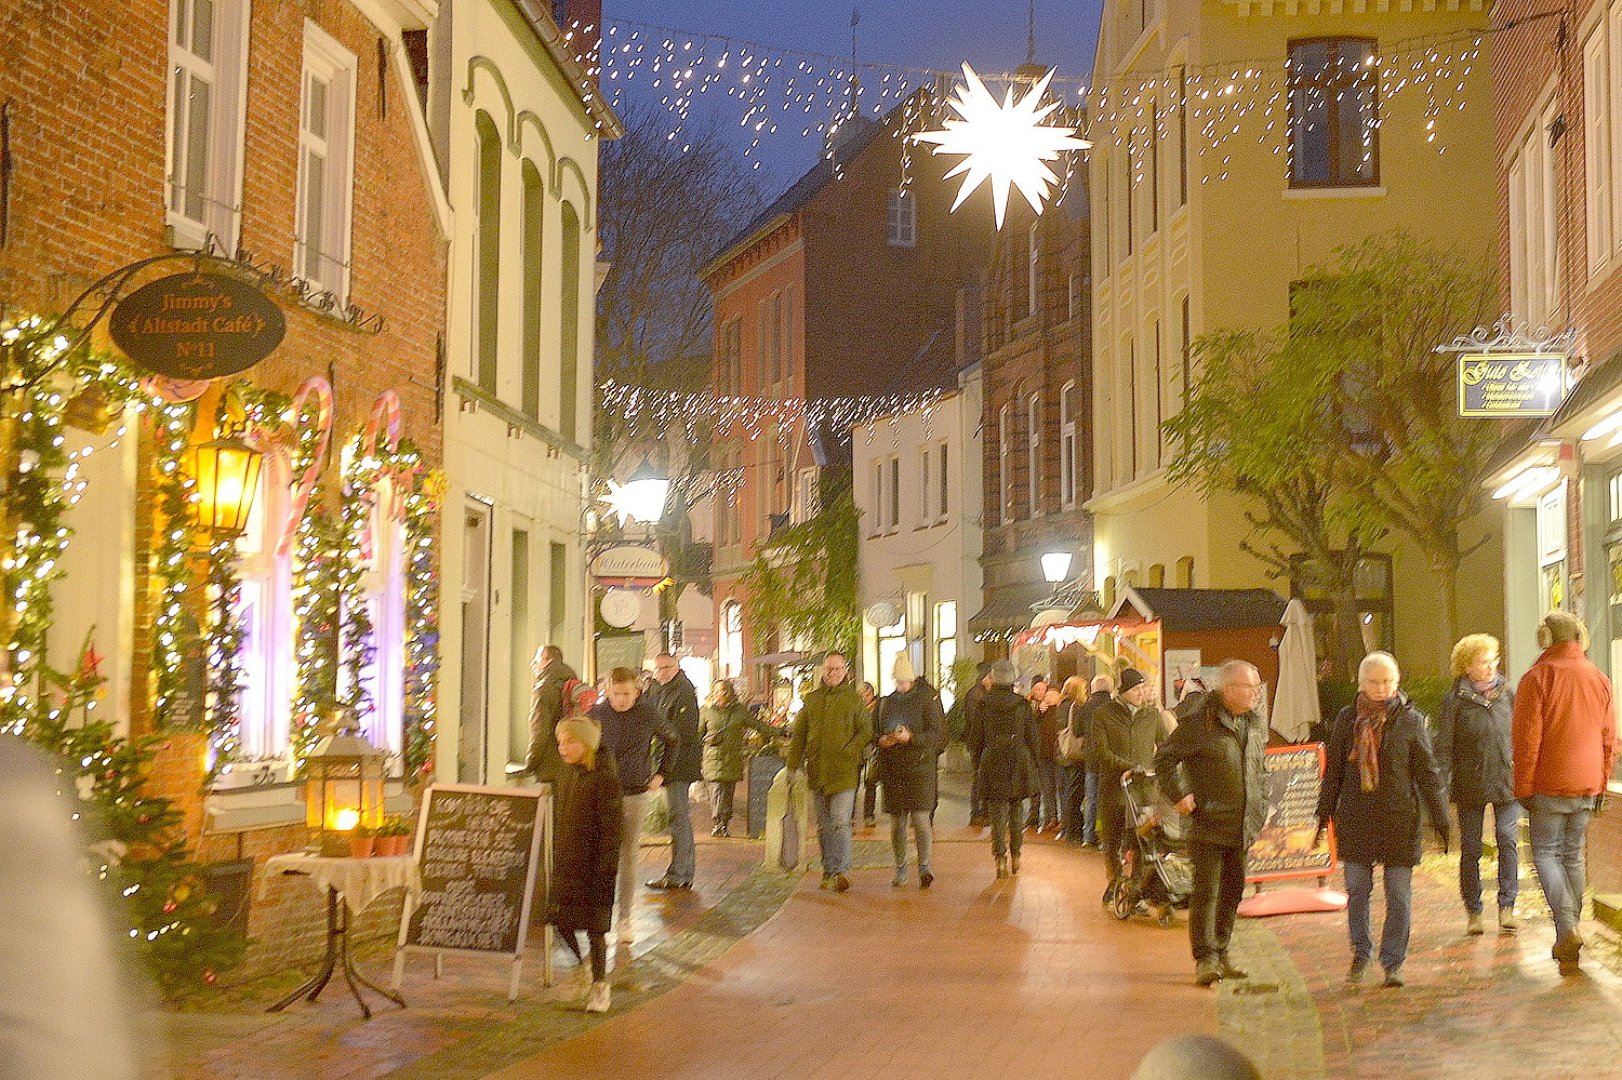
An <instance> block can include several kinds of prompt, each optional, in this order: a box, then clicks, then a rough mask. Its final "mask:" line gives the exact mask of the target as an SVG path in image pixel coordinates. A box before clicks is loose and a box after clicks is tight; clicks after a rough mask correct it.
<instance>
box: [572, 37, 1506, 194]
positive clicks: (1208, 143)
mask: <svg viewBox="0 0 1622 1080" xmlns="http://www.w3.org/2000/svg"><path fill="white" fill-rule="evenodd" d="M605 27H606V29H605V30H604V32H603V33H602V34H601V36H600V37H597V35H598V30H597V27H595V26H593V25H589V24H587V25H581V24H575V25H573V26H571V27H570V28H569V29H568V30H567V34H568V36H569V37H570V38H571V39H574V38H577V37H579V36H581V35H585V36H586V37H588V38H592V37H597V40H598V43H599V44H598V50H597V53H596V56H597V61H596V64H595V65H594V66H592V67H590V68H589V69H588V72H589V74H591V75H592V76H593V77H595V78H597V79H598V81H599V85H600V86H601V88H602V92H603V94H604V96H605V97H606V98H607V99H608V101H609V103H610V104H611V105H613V104H617V103H618V102H619V100H620V98H621V96H622V95H623V94H624V92H625V88H626V86H627V84H630V83H632V82H635V81H639V80H640V81H645V82H647V83H648V84H649V88H650V89H651V90H653V91H656V92H657V94H658V99H659V103H660V105H661V106H662V107H663V108H664V109H665V110H666V111H668V112H669V113H670V114H671V116H672V117H673V118H674V125H673V127H672V128H671V130H670V131H669V132H668V133H667V134H666V138H667V139H669V140H670V141H671V142H676V143H681V146H682V149H683V150H686V149H687V148H688V144H687V143H686V142H685V141H683V138H684V133H685V126H686V124H687V122H688V121H689V120H690V119H692V117H693V110H694V107H695V105H696V103H697V102H698V100H699V99H700V98H705V97H709V98H711V99H727V100H730V101H732V102H733V103H734V104H735V107H736V108H737V110H738V117H737V123H738V126H739V127H741V128H743V129H744V130H745V131H746V132H748V133H749V136H750V138H749V141H748V143H747V145H746V146H745V148H744V151H743V153H744V156H745V157H746V158H750V159H753V160H752V164H753V167H754V168H756V169H758V168H760V165H761V162H760V159H759V156H758V154H759V151H760V147H761V143H762V141H763V140H764V139H766V138H768V137H770V136H773V135H778V134H784V133H787V134H798V135H800V136H802V137H805V138H810V137H812V136H813V135H815V136H817V137H818V138H822V137H823V136H825V135H826V134H827V133H828V130H829V128H830V127H831V126H832V125H834V124H836V123H837V122H838V121H839V120H840V119H841V118H842V117H843V116H844V115H845V114H846V113H847V112H848V109H849V107H850V102H851V82H852V76H853V75H855V76H859V80H860V85H861V93H860V101H859V104H860V108H861V112H862V113H863V114H864V115H868V116H872V117H878V116H881V115H883V114H884V113H886V112H887V111H889V110H890V109H891V108H893V107H894V106H895V105H896V104H898V103H900V102H902V101H905V100H906V99H907V98H908V97H909V96H910V95H911V94H913V92H914V91H918V90H924V91H926V95H925V96H926V97H928V98H929V99H930V100H931V101H932V102H933V105H932V106H931V107H926V108H914V109H910V110H908V115H907V116H906V117H905V118H904V123H903V125H902V126H903V129H904V130H905V131H906V133H908V134H916V133H917V132H918V131H920V130H923V129H924V128H925V126H928V125H933V124H934V123H935V122H936V121H937V120H938V116H939V110H940V109H941V108H944V104H945V100H946V98H947V96H948V95H949V94H950V93H951V88H952V84H953V82H954V80H955V79H957V78H958V75H957V73H956V72H953V71H946V70H940V69H935V68H924V67H908V66H905V65H900V64H886V63H873V62H863V63H857V64H854V65H853V64H852V63H851V61H850V59H849V58H848V57H838V56H833V55H829V54H825V53H816V52H808V51H804V50H796V49H789V48H783V47H780V46H775V45H766V44H761V43H758V42H750V41H743V40H739V39H736V38H730V37H726V36H724V35H719V34H695V33H691V32H688V31H682V30H676V29H671V28H667V27H660V26H655V25H651V24H647V23H639V22H632V21H627V20H610V21H608V22H607V23H606V24H605ZM1488 33H1489V31H1488V30H1487V29H1486V28H1485V27H1483V28H1482V29H1480V30H1463V31H1454V32H1449V33H1442V34H1430V35H1423V36H1418V37H1408V38H1403V39H1400V40H1395V41H1391V42H1387V43H1384V46H1385V47H1384V48H1380V49H1377V50H1376V51H1374V52H1372V53H1371V54H1369V55H1368V56H1357V57H1354V58H1340V59H1330V60H1327V61H1326V62H1323V63H1321V64H1318V65H1317V66H1316V67H1314V68H1313V69H1311V70H1307V69H1303V68H1298V69H1297V70H1292V68H1291V63H1290V60H1289V58H1288V57H1286V56H1272V57H1265V58H1255V59H1249V60H1226V61H1220V62H1216V63H1211V64H1206V65H1202V66H1186V67H1185V66H1174V67H1168V68H1165V69H1161V70H1156V71H1150V72H1130V73H1128V74H1126V75H1124V76H1122V77H1120V78H1115V79H1109V80H1104V81H1102V82H1099V83H1097V84H1096V85H1095V84H1093V83H1092V82H1091V81H1090V80H1089V79H1087V78H1085V77H1079V76H1067V75H1064V74H1062V73H1057V74H1055V76H1054V78H1053V80H1052V83H1051V84H1050V88H1049V90H1050V93H1051V94H1053V95H1054V96H1056V97H1058V98H1059V99H1060V100H1061V101H1062V102H1063V103H1064V104H1065V105H1066V106H1068V107H1071V108H1074V109H1077V110H1081V109H1085V111H1086V116H1085V122H1084V123H1083V126H1082V135H1083V136H1084V137H1085V138H1087V139H1088V140H1089V141H1091V142H1092V143H1093V144H1094V145H1095V147H1116V148H1120V147H1125V146H1128V145H1129V143H1130V142H1131V140H1132V139H1133V138H1134V137H1142V136H1146V135H1147V133H1148V132H1149V131H1151V130H1152V131H1154V132H1155V134H1156V137H1157V138H1171V137H1178V136H1180V135H1183V134H1186V137H1187V139H1188V142H1189V152H1190V153H1191V154H1194V153H1198V154H1202V155H1208V154H1222V155H1226V154H1227V153H1228V144H1229V143H1230V142H1231V141H1233V140H1234V139H1237V138H1241V137H1244V136H1249V137H1251V138H1254V139H1255V140H1256V141H1258V142H1260V143H1262V144H1263V145H1268V144H1269V143H1271V144H1272V146H1271V149H1272V151H1273V152H1274V153H1275V154H1279V155H1287V146H1286V144H1287V143H1288V142H1289V140H1288V139H1286V138H1284V137H1283V136H1284V134H1285V132H1286V129H1287V127H1288V125H1289V124H1290V123H1291V113H1292V111H1293V113H1295V114H1296V115H1298V116H1300V117H1302V119H1301V120H1300V121H1298V122H1299V123H1301V124H1303V125H1308V126H1310V125H1313V124H1316V123H1318V122H1320V121H1318V120H1317V119H1316V118H1317V117H1321V116H1325V115H1327V112H1328V110H1330V109H1331V108H1333V106H1335V105H1337V104H1341V103H1343V102H1344V101H1345V99H1346V97H1347V95H1348V94H1354V95H1366V96H1368V97H1369V98H1370V100H1371V101H1372V102H1373V106H1372V107H1371V108H1370V109H1368V110H1366V114H1367V115H1366V118H1365V119H1363V120H1360V121H1359V123H1360V125H1361V130H1360V131H1359V133H1358V136H1357V137H1358V138H1359V139H1360V140H1361V141H1362V143H1363V144H1364V146H1365V147H1369V146H1371V145H1372V143H1373V140H1374V138H1375V137H1376V136H1375V132H1376V131H1377V129H1378V127H1379V126H1380V123H1381V116H1382V114H1387V115H1389V114H1391V113H1393V112H1394V109H1393V105H1394V102H1396V101H1397V100H1398V99H1401V98H1403V97H1404V96H1405V95H1419V97H1420V98H1421V99H1422V102H1423V104H1422V106H1421V108H1420V109H1419V114H1420V116H1421V120H1422V126H1421V133H1422V137H1423V139H1424V141H1425V142H1426V143H1428V144H1431V145H1433V146H1435V148H1436V149H1437V152H1438V153H1442V152H1445V150H1446V142H1445V140H1444V139H1442V137H1441V125H1440V121H1441V119H1442V118H1443V117H1444V115H1446V114H1447V113H1449V112H1461V111H1463V110H1464V109H1465V108H1466V106H1467V105H1468V103H1469V102H1468V95H1469V90H1470V77H1471V74H1472V73H1473V72H1474V71H1475V69H1476V67H1477V65H1478V64H1480V63H1481V62H1482V60H1483V59H1484V46H1485V41H1486V38H1487V36H1488ZM1377 44H1378V43H1377ZM982 78H983V79H984V80H985V82H986V83H987V84H988V85H996V86H999V87H1006V86H1008V85H1009V84H1010V83H1012V82H1013V81H1014V80H1015V79H1016V78H1017V76H1016V75H1015V74H1013V73H1002V74H983V75H982ZM1185 106H1186V111H1185ZM1483 107H1485V105H1484V104H1480V103H1478V108H1483ZM911 146H912V144H911V141H910V140H903V153H909V154H910V153H911ZM1095 152H1096V151H1095ZM1227 163H1228V162H1227V160H1226V159H1225V160H1224V161H1223V165H1226V164H1227ZM1138 167H1139V168H1141V165H1140V166H1138ZM1224 176H1225V174H1224V173H1222V172H1221V170H1220V169H1219V170H1216V171H1215V177H1216V178H1217V179H1222V178H1223V177H1224ZM1205 179H1207V180H1209V179H1211V176H1210V175H1208V176H1206V178H1205Z"/></svg>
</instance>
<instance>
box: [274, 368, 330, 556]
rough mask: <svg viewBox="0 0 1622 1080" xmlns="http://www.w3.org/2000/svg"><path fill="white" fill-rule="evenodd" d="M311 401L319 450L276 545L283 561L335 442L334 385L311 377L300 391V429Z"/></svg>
mask: <svg viewBox="0 0 1622 1080" xmlns="http://www.w3.org/2000/svg"><path fill="white" fill-rule="evenodd" d="M310 398H314V399H315V424H316V429H317V430H316V446H315V453H314V454H313V455H311V457H310V464H309V466H308V467H306V468H305V470H304V475H303V476H301V477H299V480H298V486H297V487H296V488H295V489H294V493H293V507H292V509H291V510H289V511H288V514H287V527H286V528H285V529H283V530H282V539H281V542H280V543H278V544H277V545H276V555H277V557H278V558H279V557H281V556H284V555H286V554H287V553H288V552H290V551H292V550H293V536H294V534H295V533H297V532H298V527H299V523H300V522H301V521H303V520H304V510H305V508H306V507H307V506H309V504H310V495H311V493H313V492H314V491H315V482H316V480H317V479H318V478H319V477H320V476H321V468H322V466H323V465H324V464H325V463H326V458H327V443H328V441H329V440H330V439H331V438H332V384H331V383H329V382H328V381H327V380H326V379H325V378H323V377H322V376H320V375H311V376H310V377H309V378H308V379H305V380H304V385H302V386H300V387H299V388H298V393H296V394H294V395H293V406H292V413H293V423H294V425H297V424H298V422H299V417H301V416H302V415H304V404H305V402H306V401H308V400H309V399H310Z"/></svg>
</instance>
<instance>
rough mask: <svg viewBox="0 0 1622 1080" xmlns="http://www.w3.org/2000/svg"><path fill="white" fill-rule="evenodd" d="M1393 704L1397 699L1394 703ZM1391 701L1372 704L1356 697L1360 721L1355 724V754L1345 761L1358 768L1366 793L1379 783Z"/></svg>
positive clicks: (1360, 696) (1353, 743)
mask: <svg viewBox="0 0 1622 1080" xmlns="http://www.w3.org/2000/svg"><path fill="white" fill-rule="evenodd" d="M1393 700H1394V699H1393ZM1389 704H1390V702H1389V701H1370V700H1369V699H1368V698H1366V697H1364V696H1363V695H1362V694H1358V695H1357V718H1356V719H1355V720H1353V721H1352V752H1351V753H1350V754H1348V755H1346V760H1347V761H1351V762H1355V763H1356V764H1357V771H1358V776H1359V779H1360V780H1361V781H1362V784H1363V790H1364V791H1373V790H1374V789H1375V788H1376V787H1377V786H1378V785H1379V783H1380V739H1381V738H1382V737H1383V736H1384V735H1385V721H1386V707H1387V706H1388V705H1389Z"/></svg>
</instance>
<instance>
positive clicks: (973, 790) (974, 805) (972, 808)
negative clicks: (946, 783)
mask: <svg viewBox="0 0 1622 1080" xmlns="http://www.w3.org/2000/svg"><path fill="white" fill-rule="evenodd" d="M979 670H980V677H979V678H978V679H976V680H975V682H974V685H973V686H971V687H969V688H968V690H966V691H964V693H963V730H964V731H965V732H967V731H968V730H969V726H970V725H971V724H973V723H974V714H975V710H976V709H978V708H979V707H980V703H981V702H982V701H984V700H985V699H986V695H987V694H988V693H990V692H991V664H990V663H982V664H981V665H980V669H979ZM986 825H987V819H986V806H985V800H984V799H983V798H981V797H980V775H979V771H978V770H976V772H975V776H974V779H973V780H971V781H970V782H969V828H971V829H983V828H985V827H986Z"/></svg>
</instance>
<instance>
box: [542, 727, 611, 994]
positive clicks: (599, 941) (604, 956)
mask: <svg viewBox="0 0 1622 1080" xmlns="http://www.w3.org/2000/svg"><path fill="white" fill-rule="evenodd" d="M557 739H558V753H559V755H560V756H561V757H562V758H563V768H562V769H561V770H560V771H559V773H558V778H557V783H556V786H555V788H554V791H553V800H554V802H553V808H552V815H553V832H554V836H553V840H552V881H551V886H552V889H551V893H552V896H551V900H552V912H551V921H552V923H553V924H554V925H555V926H556V927H557V929H558V933H559V935H560V936H562V938H563V943H564V944H565V945H567V946H568V947H569V951H570V952H572V953H574V955H575V959H576V960H579V959H581V954H580V941H579V939H578V937H577V935H578V934H579V932H580V931H581V930H584V931H585V932H586V937H587V938H588V939H589V940H590V942H591V990H590V994H589V996H588V997H587V999H586V1011H587V1012H607V1011H608V998H609V992H608V944H607V941H606V939H605V938H604V935H605V934H607V933H608V927H609V921H610V919H611V918H612V916H613V912H614V882H615V877H616V875H617V873H618V870H619V853H620V828H621V816H622V813H621V800H622V796H621V792H620V778H619V769H618V768H617V767H616V766H615V763H614V755H613V754H612V753H610V752H609V751H607V750H599V749H598V747H599V745H600V744H601V741H602V729H601V728H599V727H598V726H597V722H596V721H595V720H591V719H588V718H587V717H584V716H577V717H571V718H569V719H567V720H560V721H559V722H558V725H557Z"/></svg>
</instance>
